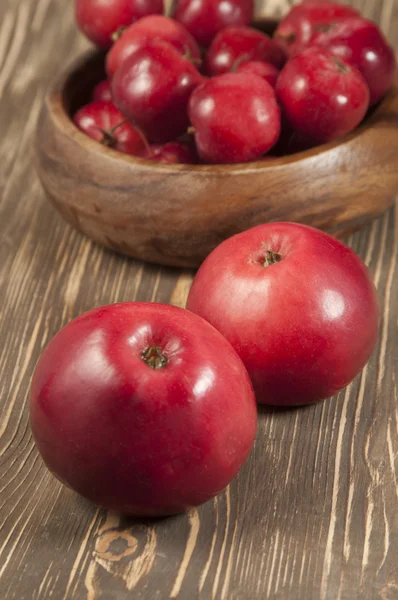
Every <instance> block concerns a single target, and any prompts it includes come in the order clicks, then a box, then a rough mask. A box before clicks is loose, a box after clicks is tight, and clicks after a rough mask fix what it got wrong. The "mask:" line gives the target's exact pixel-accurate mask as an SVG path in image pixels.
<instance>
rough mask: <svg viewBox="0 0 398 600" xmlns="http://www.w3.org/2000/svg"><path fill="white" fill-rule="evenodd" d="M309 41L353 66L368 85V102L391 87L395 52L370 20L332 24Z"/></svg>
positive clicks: (373, 101) (377, 100) (393, 76)
mask: <svg viewBox="0 0 398 600" xmlns="http://www.w3.org/2000/svg"><path fill="white" fill-rule="evenodd" d="M309 43H310V44H311V45H316V46H322V47H326V48H327V49H328V51H329V52H331V53H332V54H334V55H335V56H337V57H338V58H341V59H343V60H344V61H346V62H348V63H350V64H351V65H353V66H354V67H356V68H357V69H358V71H360V73H361V74H362V75H363V77H364V78H365V80H366V82H367V84H368V86H369V90H370V104H371V105H373V104H377V103H378V102H379V101H380V100H381V99H382V98H383V97H384V96H385V95H386V94H387V92H388V90H389V89H390V88H391V87H392V85H393V83H394V79H395V74H396V70H397V63H396V58H395V52H394V50H393V49H392V48H391V46H389V44H388V42H387V40H386V39H385V37H384V36H383V34H382V32H381V31H380V29H379V28H378V27H377V25H376V24H375V23H372V21H368V20H366V19H360V18H357V19H347V20H345V21H342V22H339V23H332V24H331V25H330V27H329V30H328V31H323V32H317V33H316V34H314V35H313V36H312V37H311V40H310V42H309Z"/></svg>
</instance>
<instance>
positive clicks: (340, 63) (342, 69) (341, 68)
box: [334, 57, 350, 73]
mask: <svg viewBox="0 0 398 600" xmlns="http://www.w3.org/2000/svg"><path fill="white" fill-rule="evenodd" d="M334 62H335V63H336V65H337V68H338V70H339V71H340V73H348V71H349V70H350V69H349V67H348V65H346V64H345V63H344V62H343V61H342V60H340V59H339V58H337V57H334Z"/></svg>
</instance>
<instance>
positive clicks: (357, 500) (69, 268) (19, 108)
mask: <svg viewBox="0 0 398 600" xmlns="http://www.w3.org/2000/svg"><path fill="white" fill-rule="evenodd" d="M288 4H291V2H287V1H279V0H268V3H267V4H266V7H267V11H271V12H273V11H280V10H285V9H286V7H287V6H288ZM351 4H353V5H354V6H356V7H358V8H364V10H365V13H366V15H367V16H369V17H372V18H375V19H376V20H378V21H379V22H381V23H382V24H383V27H384V28H385V30H388V31H389V33H390V36H391V39H393V40H395V41H396V42H398V6H396V3H394V2H393V1H392V0H383V1H380V0H356V1H353V2H352V3H351ZM70 5H71V3H61V2H51V0H2V2H1V6H0V131H1V133H2V136H1V140H2V141H1V143H0V191H1V195H0V298H1V302H0V341H1V343H0V433H1V435H0V475H1V478H0V590H1V597H2V598H6V599H7V600H8V599H14V598H15V599H18V600H24V599H26V600H30V599H31V598H32V599H35V600H36V599H37V600H38V599H47V598H50V597H53V598H56V599H58V598H59V599H61V598H65V599H67V600H69V599H80V598H87V599H88V600H98V599H102V600H116V599H117V600H123V599H127V598H131V597H134V598H137V599H143V600H153V599H156V598H161V599H163V598H178V599H182V600H185V599H186V600H192V599H194V598H200V599H201V600H208V599H209V598H216V599H220V600H235V599H236V600H252V599H254V600H257V599H263V598H275V599H286V598H289V599H291V598H293V599H298V600H302V599H305V600H311V599H314V600H319V599H321V600H323V599H325V600H336V599H340V600H355V599H359V598H361V599H364V600H374V599H375V598H381V599H382V600H392V599H394V598H398V573H397V567H398V564H397V555H398V519H397V510H396V507H397V501H398V466H397V457H398V409H397V382H396V371H397V347H398V330H397V321H398V308H397V298H398V269H397V262H396V261H397V250H398V249H397V243H398V241H397V240H398V237H397V236H398V223H397V212H394V211H390V213H388V214H387V215H386V216H385V217H383V218H382V219H380V220H378V221H376V222H374V224H373V225H372V226H371V227H369V228H367V229H366V230H364V231H363V232H361V233H360V234H356V235H355V236H352V237H351V238H350V239H349V240H348V242H349V244H350V245H351V246H352V247H353V248H354V249H355V250H356V251H357V252H358V253H359V255H360V256H361V257H362V258H363V259H365V261H366V262H367V263H368V264H369V266H370V269H371V272H372V274H373V276H374V278H375V281H376V283H377V287H378V293H379V297H380V301H381V308H382V324H381V334H380V339H379V343H378V346H377V349H376V351H375V353H374V355H373V357H372V359H371V361H370V363H369V365H368V367H367V368H366V369H365V371H364V372H363V373H362V375H361V376H360V377H358V378H357V380H356V381H355V382H354V383H353V384H352V385H351V386H350V387H349V388H348V389H347V390H346V391H345V392H342V393H341V394H339V395H338V396H337V397H336V398H333V399H331V400H330V401H327V402H324V403H322V404H320V405H318V406H315V407H310V408H305V409H302V410H298V411H282V412H278V411H270V410H266V409H261V410H260V424H259V433H258V437H257V442H256V446H255V450H254V452H253V455H252V456H251V458H250V460H249V462H248V463H247V465H246V466H245V468H244V469H243V471H242V472H241V473H240V474H239V476H238V478H237V479H236V480H235V481H234V482H233V483H232V484H231V486H230V487H229V488H228V489H227V490H226V491H225V492H224V493H223V494H220V496H219V497H218V498H216V499H215V500H214V501H212V502H210V503H207V504H206V505H205V506H203V507H201V508H199V509H198V510H195V511H192V512H191V513H190V514H189V515H182V516H179V517H174V518H171V519H163V520H160V521H157V522H150V521H146V522H143V521H137V520H133V519H126V518H123V517H120V516H119V515H115V514H112V513H106V512H105V511H99V510H97V509H96V508H95V507H94V506H92V505H90V504H88V503H87V502H85V501H84V500H82V499H80V498H78V497H77V496H76V495H75V494H73V493H72V492H71V491H69V490H67V489H66V488H63V487H62V486H60V484H59V483H58V482H57V481H55V480H54V479H53V477H52V476H51V475H49V473H48V472H47V471H46V469H45V468H44V466H43V465H42V463H41V460H40V458H39V457H38V455H37V453H36V450H35V449H34V446H33V442H32V439H31V435H30V431H29V424H28V413H27V397H28V388H29V380H30V376H31V374H32V371H33V368H34V364H35V361H36V360H37V358H38V356H39V354H40V351H41V349H42V348H43V346H44V345H45V344H46V343H47V342H48V341H49V340H50V339H51V337H52V336H53V335H54V334H55V333H56V331H57V330H58V329H59V328H60V327H61V326H62V325H63V324H65V323H66V322H67V321H69V320H70V319H71V318H73V317H74V316H76V315H77V314H79V313H81V312H83V311H85V310H87V309H89V308H91V307H93V306H98V305H100V304H103V303H107V302H114V301H121V300H134V299H137V300H156V301H161V302H168V301H171V302H172V303H174V304H177V305H180V306H183V305H184V302H185V298H186V294H187V292H188V289H189V285H190V281H191V279H192V273H190V272H188V271H185V272H181V271H177V270H172V269H164V268H162V269H161V268H157V267H155V266H148V265H143V264H140V263H138V262H135V261H132V260H129V259H127V258H123V257H120V256H116V255H115V254H113V253H111V252H107V251H104V250H102V249H100V248H99V247H97V246H95V245H94V244H92V243H91V242H89V241H87V240H86V239H85V238H83V237H82V236H81V235H79V234H78V233H76V232H74V231H72V229H70V228H69V227H67V226H66V225H65V224H64V223H63V222H62V221H61V219H60V218H59V217H58V216H57V215H56V214H55V212H54V211H53V210H52V209H51V207H50V206H49V205H48V204H47V202H46V200H45V198H44V195H43V193H42V191H41V189H40V186H39V184H38V181H37V178H36V176H35V173H34V166H33V158H34V157H33V155H32V136H33V132H34V128H35V124H36V120H37V115H38V111H39V109H40V105H41V101H42V97H43V93H44V90H45V88H46V86H47V84H48V82H49V80H50V78H51V77H53V76H54V75H55V74H56V72H57V71H58V69H59V67H60V65H61V64H62V63H63V62H64V61H65V60H69V59H72V58H73V57H75V56H76V55H77V54H78V53H80V52H81V51H82V50H84V49H85V48H86V47H87V46H88V44H87V43H86V42H85V41H84V40H83V39H82V38H81V37H80V36H79V34H78V33H77V32H76V31H75V28H74V25H73V18H72V10H71V6H70Z"/></svg>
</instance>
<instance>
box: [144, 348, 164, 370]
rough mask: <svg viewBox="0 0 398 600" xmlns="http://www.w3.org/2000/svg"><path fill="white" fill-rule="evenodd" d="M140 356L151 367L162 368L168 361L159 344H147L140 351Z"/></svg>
mask: <svg viewBox="0 0 398 600" xmlns="http://www.w3.org/2000/svg"><path fill="white" fill-rule="evenodd" d="M141 358H142V360H143V361H144V362H145V363H146V364H147V365H148V367H151V369H163V368H164V367H166V366H167V363H168V360H167V357H166V356H165V355H164V354H163V351H162V348H160V347H159V346H148V348H145V350H143V351H142V353H141Z"/></svg>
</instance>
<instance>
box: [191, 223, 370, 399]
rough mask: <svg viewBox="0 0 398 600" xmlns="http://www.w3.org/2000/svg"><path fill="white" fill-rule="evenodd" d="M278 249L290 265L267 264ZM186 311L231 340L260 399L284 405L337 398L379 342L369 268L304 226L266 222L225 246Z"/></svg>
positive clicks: (204, 269) (198, 281)
mask: <svg viewBox="0 0 398 600" xmlns="http://www.w3.org/2000/svg"><path fill="white" fill-rule="evenodd" d="M269 250H270V251H272V252H274V253H276V254H279V256H280V258H281V260H280V262H275V263H274V264H269V266H264V257H265V255H266V252H267V251H269ZM187 307H188V308H189V310H192V311H193V312H195V313H196V314H198V315H200V316H202V317H203V318H204V319H206V320H208V321H209V323H211V324H212V325H214V327H216V328H217V329H218V330H219V331H220V332H221V333H222V334H223V335H224V336H225V337H226V338H227V340H229V341H230V342H231V344H232V346H233V347H234V348H235V350H236V351H237V353H238V354H239V356H240V357H241V359H242V361H243V362H244V364H245V366H246V368H247V370H248V373H249V375H250V377H251V379H252V383H253V385H254V389H255V392H256V396H257V401H258V402H261V403H265V404H270V405H275V406H294V405H304V404H310V403H313V402H317V401H319V400H321V399H324V398H327V397H329V396H332V395H333V394H336V393H337V392H338V391H339V390H341V389H343V388H344V387H345V386H346V385H348V384H349V383H350V381H352V379H353V378H354V377H355V376H356V375H357V374H358V373H359V372H360V370H361V369H362V368H363V367H364V365H365V364H366V362H367V360H368V359H369V356H370V354H371V352H372V350H373V348H374V346H375V343H376V339H377V332H378V304H377V298H376V293H375V288H374V286H373V283H372V281H371V279H370V277H369V274H368V271H367V269H366V267H365V265H364V264H363V263H362V262H361V260H360V259H359V258H358V257H357V256H356V255H355V253H354V252H353V251H352V250H350V249H349V248H348V247H347V246H345V245H344V244H342V243H341V242H340V241H338V240H336V239H335V238H333V237H331V236H330V235H328V234H326V233H324V232H321V231H319V230H316V229H312V228H310V227H306V226H304V225H298V224H295V223H269V224H266V225H259V226H258V227H255V228H253V229H250V230H248V231H245V232H244V233H241V234H238V235H236V236H234V237H232V238H230V239H228V240H226V241H225V242H223V243H222V244H221V245H220V246H218V247H217V248H216V249H215V250H214V251H213V252H212V253H211V254H210V255H209V256H208V258H207V259H206V260H205V262H204V263H203V265H202V266H201V268H200V269H199V272H198V274H197V276H196V277H195V280H194V282H193V285H192V289H191V292H190V294H189V298H188V303H187Z"/></svg>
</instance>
